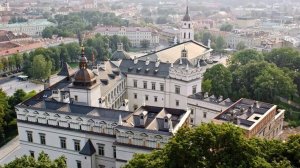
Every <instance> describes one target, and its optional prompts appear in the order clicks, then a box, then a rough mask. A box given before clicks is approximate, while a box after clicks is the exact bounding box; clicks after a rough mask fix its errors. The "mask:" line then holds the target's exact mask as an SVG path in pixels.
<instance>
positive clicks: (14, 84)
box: [0, 79, 44, 96]
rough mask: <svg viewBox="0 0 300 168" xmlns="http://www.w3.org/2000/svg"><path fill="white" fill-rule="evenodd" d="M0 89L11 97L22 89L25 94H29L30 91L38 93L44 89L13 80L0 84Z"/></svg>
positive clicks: (36, 85)
mask: <svg viewBox="0 0 300 168" xmlns="http://www.w3.org/2000/svg"><path fill="white" fill-rule="evenodd" d="M0 88H2V89H3V91H4V92H5V93H6V94H7V95H8V96H11V95H13V94H14V92H15V91H16V90H18V89H23V90H24V91H25V92H26V93H28V92H31V91H32V90H35V91H36V92H40V91H42V90H43V89H44V85H41V84H35V83H31V82H29V81H19V80H18V79H13V80H9V81H8V82H6V83H3V84H0Z"/></svg>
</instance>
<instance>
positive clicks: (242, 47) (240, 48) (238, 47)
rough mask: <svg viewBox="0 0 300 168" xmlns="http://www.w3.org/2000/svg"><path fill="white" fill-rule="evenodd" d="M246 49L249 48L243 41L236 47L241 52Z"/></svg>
mask: <svg viewBox="0 0 300 168" xmlns="http://www.w3.org/2000/svg"><path fill="white" fill-rule="evenodd" d="M246 47H247V46H246V44H245V43H244V42H242V41H241V42H239V43H238V44H237V45H236V49H237V50H239V51H241V50H244V49H246Z"/></svg>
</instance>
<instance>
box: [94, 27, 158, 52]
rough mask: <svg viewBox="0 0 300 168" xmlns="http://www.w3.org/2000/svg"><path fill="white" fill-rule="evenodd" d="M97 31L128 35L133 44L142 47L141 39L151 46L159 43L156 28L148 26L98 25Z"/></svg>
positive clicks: (110, 34) (106, 33)
mask: <svg viewBox="0 0 300 168" xmlns="http://www.w3.org/2000/svg"><path fill="white" fill-rule="evenodd" d="M94 32H95V33H100V34H101V35H103V36H105V35H107V36H113V35H118V36H126V37H127V38H128V39H129V41H130V42H131V44H132V46H134V47H140V46H141V41H143V40H147V41H149V42H150V45H151V46H157V45H158V44H159V35H158V33H157V31H156V30H154V29H151V28H148V27H124V26H122V27H102V26H98V27H96V29H95V31H94Z"/></svg>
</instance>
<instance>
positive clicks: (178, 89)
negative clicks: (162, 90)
mask: <svg viewBox="0 0 300 168" xmlns="http://www.w3.org/2000/svg"><path fill="white" fill-rule="evenodd" d="M175 93H176V94H180V86H175Z"/></svg>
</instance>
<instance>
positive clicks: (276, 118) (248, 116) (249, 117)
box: [213, 99, 285, 139]
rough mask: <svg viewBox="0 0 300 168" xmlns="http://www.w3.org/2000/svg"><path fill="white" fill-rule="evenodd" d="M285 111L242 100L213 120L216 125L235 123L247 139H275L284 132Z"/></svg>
mask: <svg viewBox="0 0 300 168" xmlns="http://www.w3.org/2000/svg"><path fill="white" fill-rule="evenodd" d="M284 112H285V110H281V109H278V107H277V105H274V104H269V103H264V102H259V101H255V100H249V99H240V100H238V101H237V102H235V103H234V104H232V105H231V106H230V107H229V108H227V109H225V110H224V111H223V112H222V113H221V114H219V115H218V116H216V117H215V118H214V119H213V122H214V123H218V124H221V123H227V122H228V123H233V124H235V125H237V126H238V127H240V128H242V129H243V130H244V131H245V135H246V137H249V138H250V137H262V138H267V139H273V138H276V137H278V135H279V134H281V132H282V128H283V119H284Z"/></svg>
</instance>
